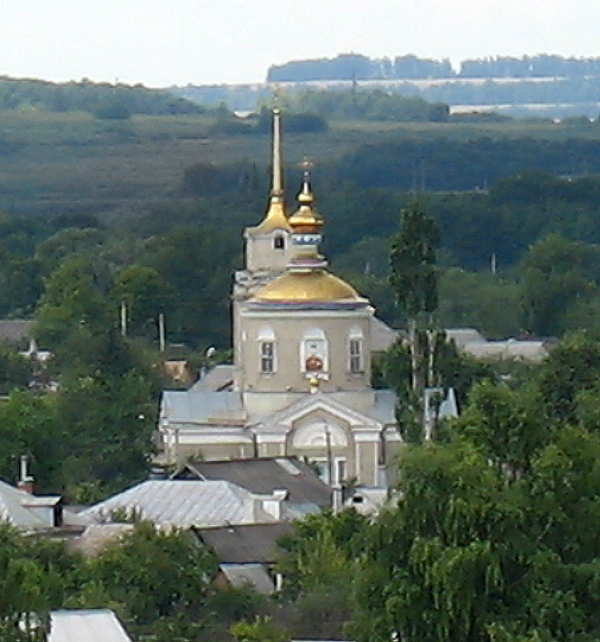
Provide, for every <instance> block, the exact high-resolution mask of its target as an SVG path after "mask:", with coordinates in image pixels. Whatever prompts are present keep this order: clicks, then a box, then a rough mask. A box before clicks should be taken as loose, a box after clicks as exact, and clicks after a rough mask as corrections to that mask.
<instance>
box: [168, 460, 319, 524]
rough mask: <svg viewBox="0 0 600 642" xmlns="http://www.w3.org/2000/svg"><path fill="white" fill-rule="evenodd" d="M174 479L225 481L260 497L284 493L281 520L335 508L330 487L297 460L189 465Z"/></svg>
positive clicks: (307, 466) (178, 471)
mask: <svg viewBox="0 0 600 642" xmlns="http://www.w3.org/2000/svg"><path fill="white" fill-rule="evenodd" d="M171 479H198V480H204V481H208V480H213V481H216V480H222V481H227V482H231V483H233V484H235V485H236V486H239V487H241V488H244V489H245V490H247V491H249V492H250V493H253V494H254V495H257V496H261V497H269V496H273V495H274V494H275V493H277V491H282V492H284V493H285V496H284V499H282V501H281V509H282V510H281V515H280V518H281V519H286V520H287V519H294V518H297V517H302V516H304V515H306V514H308V513H314V512H318V511H319V510H322V509H324V508H331V506H332V490H331V488H330V487H329V486H327V484H325V483H324V482H323V481H322V480H321V479H320V478H319V477H318V476H317V474H316V473H315V471H314V470H313V468H311V466H309V465H308V464H307V463H306V462H304V461H300V460H299V459H297V458H296V457H262V458H258V459H233V460H220V461H219V460H217V461H197V462H188V463H187V464H185V465H183V466H182V467H180V468H179V469H178V470H177V471H175V473H173V475H172V476H171ZM280 494H281V493H280Z"/></svg>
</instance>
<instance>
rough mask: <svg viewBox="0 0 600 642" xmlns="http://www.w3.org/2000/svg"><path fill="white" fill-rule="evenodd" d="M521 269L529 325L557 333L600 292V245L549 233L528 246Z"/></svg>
mask: <svg viewBox="0 0 600 642" xmlns="http://www.w3.org/2000/svg"><path fill="white" fill-rule="evenodd" d="M522 272H523V277H522V279H523V308H524V311H525V317H526V320H527V327H528V329H529V330H530V331H531V332H534V333H535V334H538V335H541V336H548V335H560V334H561V333H562V332H563V330H565V329H567V328H568V324H569V317H571V319H573V321H574V322H575V323H577V308H580V307H581V306H582V304H584V302H586V301H589V300H590V299H594V298H596V299H597V298H598V297H599V296H600V287H599V283H600V247H599V246H596V245H591V244H589V243H583V242H580V241H570V240H568V239H566V238H564V237H562V236H560V235H558V234H552V235H550V236H548V237H546V238H545V239H542V240H540V241H538V242H536V243H535V244H534V245H533V246H532V247H531V248H530V249H529V252H528V253H527V255H526V257H525V258H524V260H523V264H522ZM571 327H573V326H571Z"/></svg>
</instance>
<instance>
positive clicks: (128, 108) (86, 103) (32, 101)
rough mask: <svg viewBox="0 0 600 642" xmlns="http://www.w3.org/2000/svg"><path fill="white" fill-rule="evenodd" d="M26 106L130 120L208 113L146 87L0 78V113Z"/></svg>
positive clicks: (199, 107) (164, 92)
mask: <svg viewBox="0 0 600 642" xmlns="http://www.w3.org/2000/svg"><path fill="white" fill-rule="evenodd" d="M24 106H27V107H29V108H33V109H44V110H48V111H56V112H68V111H89V112H92V113H95V114H96V115H97V117H98V118H123V117H125V118H127V117H128V116H129V114H130V113H143V114H192V113H196V114H198V113H202V112H203V111H204V108H202V107H201V106H200V105H195V104H194V103H191V102H190V101H187V100H185V99H183V98H175V97H174V96H172V95H170V94H169V93H168V92H166V91H159V90H155V89H147V88H146V87H143V86H142V85H136V86H135V87H131V86H128V85H123V84H114V85H111V84H109V83H92V82H90V81H88V80H82V81H81V82H73V81H71V82H67V83H52V82H48V81H44V80H24V79H23V80H21V79H14V78H6V77H4V78H0V109H21V108H23V107H24ZM124 114H127V115H125V116H124Z"/></svg>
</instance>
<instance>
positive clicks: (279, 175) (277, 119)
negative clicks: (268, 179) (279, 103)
mask: <svg viewBox="0 0 600 642" xmlns="http://www.w3.org/2000/svg"><path fill="white" fill-rule="evenodd" d="M271 162H272V164H273V170H272V171H273V183H272V185H271V198H273V196H280V197H283V167H282V162H281V112H280V111H279V108H278V107H275V109H273V158H272V161H271Z"/></svg>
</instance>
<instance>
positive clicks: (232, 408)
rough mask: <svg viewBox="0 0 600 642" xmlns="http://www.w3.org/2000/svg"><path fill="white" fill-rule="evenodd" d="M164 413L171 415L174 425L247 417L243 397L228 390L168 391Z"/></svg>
mask: <svg viewBox="0 0 600 642" xmlns="http://www.w3.org/2000/svg"><path fill="white" fill-rule="evenodd" d="M161 415H162V416H165V417H168V418H169V422H170V423H171V424H202V423H213V422H215V420H225V421H243V420H244V410H243V406H242V397H241V395H240V394H239V393H238V392H232V391H229V390H223V391H215V390H196V389H194V388H192V389H190V390H165V391H164V392H163V397H162V408H161Z"/></svg>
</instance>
